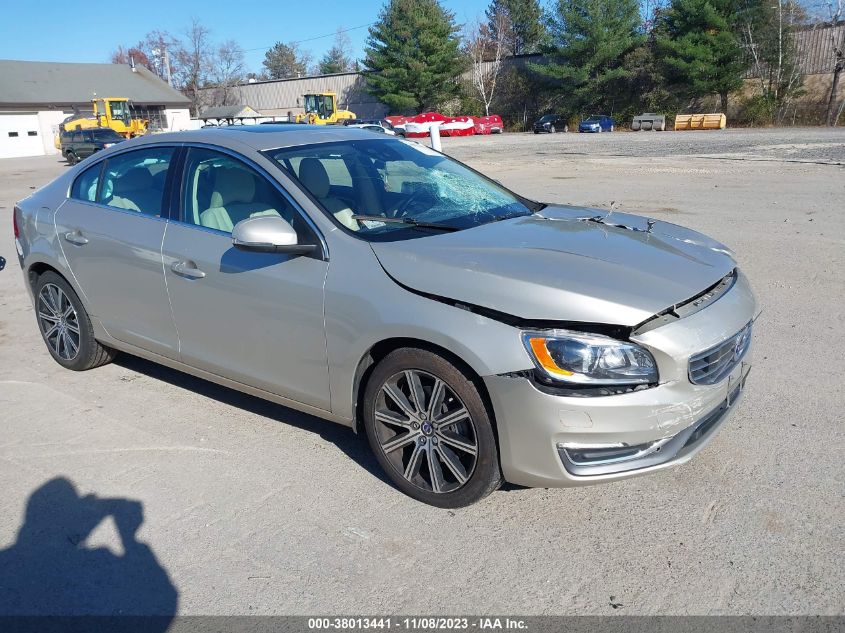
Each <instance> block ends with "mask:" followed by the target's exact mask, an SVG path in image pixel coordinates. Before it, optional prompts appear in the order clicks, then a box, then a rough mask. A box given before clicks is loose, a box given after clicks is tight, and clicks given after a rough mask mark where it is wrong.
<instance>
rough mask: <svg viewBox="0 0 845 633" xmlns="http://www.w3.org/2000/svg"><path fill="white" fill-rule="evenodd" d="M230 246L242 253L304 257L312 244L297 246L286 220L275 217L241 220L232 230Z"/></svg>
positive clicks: (294, 235)
mask: <svg viewBox="0 0 845 633" xmlns="http://www.w3.org/2000/svg"><path fill="white" fill-rule="evenodd" d="M232 245H233V246H234V247H235V248H237V249H239V250H242V251H255V252H259V253H288V254H291V255H304V254H306V253H310V252H311V251H313V250H314V249H315V248H316V246H315V245H314V244H298V243H297V238H296V231H294V230H293V227H292V226H291V225H290V224H288V222H287V220H285V219H283V218H280V217H279V216H276V215H265V216H258V217H255V218H247V219H246V220H241V221H240V222H238V223H237V224H236V225H235V228H234V229H233V230H232Z"/></svg>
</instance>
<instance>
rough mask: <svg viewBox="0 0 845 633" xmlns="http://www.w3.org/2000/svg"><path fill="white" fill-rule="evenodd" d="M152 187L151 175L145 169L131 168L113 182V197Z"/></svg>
mask: <svg viewBox="0 0 845 633" xmlns="http://www.w3.org/2000/svg"><path fill="white" fill-rule="evenodd" d="M152 186H153V175H152V174H151V173H150V170H149V169H147V168H146V167H133V168H132V169H130V170H129V171H127V172H126V173H125V174H123V175H122V176H118V177H117V178H115V180H114V185H113V195H120V194H122V193H128V192H130V191H141V190H144V189H150V188H151V187H152Z"/></svg>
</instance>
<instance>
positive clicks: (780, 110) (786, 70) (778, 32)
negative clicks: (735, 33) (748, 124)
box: [737, 0, 806, 123]
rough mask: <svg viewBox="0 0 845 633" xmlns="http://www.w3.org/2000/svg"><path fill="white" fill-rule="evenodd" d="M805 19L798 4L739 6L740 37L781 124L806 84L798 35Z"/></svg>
mask: <svg viewBox="0 0 845 633" xmlns="http://www.w3.org/2000/svg"><path fill="white" fill-rule="evenodd" d="M805 18H806V15H805V12H804V10H803V9H802V8H801V7H800V6H799V5H798V4H797V2H795V1H794V0H776V2H775V3H774V4H772V3H771V2H770V1H764V2H760V1H759V0H745V2H742V3H741V4H740V6H739V12H738V20H737V26H738V27H739V32H740V36H741V37H742V40H743V45H744V47H745V50H746V53H747V55H748V57H749V63H750V65H751V69H752V70H753V72H754V77H756V78H757V81H759V85H760V94H761V96H762V97H763V99H764V100H765V102H766V103H767V104H768V106H769V108H770V112H771V116H772V118H773V119H774V120H776V121H777V122H778V123H780V122H781V121H782V120H783V117H784V116H785V115H786V112H787V109H788V107H789V103H790V100H791V99H792V97H794V96H795V95H796V94H798V93H799V92H800V90H801V87H802V84H803V83H804V75H803V73H802V72H801V66H800V64H799V62H798V52H797V50H796V45H795V38H794V31H795V26H796V25H798V24H801V23H803V22H805Z"/></svg>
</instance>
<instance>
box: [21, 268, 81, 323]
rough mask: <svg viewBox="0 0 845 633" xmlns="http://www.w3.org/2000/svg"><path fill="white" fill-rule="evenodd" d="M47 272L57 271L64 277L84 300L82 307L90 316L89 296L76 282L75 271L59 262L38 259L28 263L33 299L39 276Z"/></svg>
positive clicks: (27, 270) (28, 281) (28, 278)
mask: <svg viewBox="0 0 845 633" xmlns="http://www.w3.org/2000/svg"><path fill="white" fill-rule="evenodd" d="M46 272H53V273H56V274H57V275H58V276H59V277H61V278H62V279H64V280H65V282H67V284H68V285H69V286H70V287H71V288H72V289H73V291H74V292H75V293H76V296H77V297H79V300H80V301H81V302H82V307H83V308H85V311H86V312H87V313H88V315H89V316H90V315H91V314H92V313H91V307H90V305H89V301H88V296H87V295H86V294H85V293H84V292H83V291H82V289H81V288H80V287H79V284H78V283H76V278H75V277H74V276H73V273H72V272H71V271H70V270H66V269H64V268H63V267H62V266H61V265H60V264H59V263H58V262H51V261H49V260H46V259H37V260H35V261H33V262H31V263H28V264H27V265H26V281H27V283H28V284H29V290H30V293H31V296H32V298H33V301H34V299H35V284H37V283H38V278H39V277H41V275H43V274H44V273H46Z"/></svg>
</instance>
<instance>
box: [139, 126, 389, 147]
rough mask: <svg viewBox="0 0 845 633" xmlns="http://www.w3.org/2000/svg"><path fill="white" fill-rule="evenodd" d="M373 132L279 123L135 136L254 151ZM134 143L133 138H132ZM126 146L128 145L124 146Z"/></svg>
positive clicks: (149, 140)
mask: <svg viewBox="0 0 845 633" xmlns="http://www.w3.org/2000/svg"><path fill="white" fill-rule="evenodd" d="M372 138H373V137H372V132H367V131H366V130H362V129H360V128H350V127H349V126H340V125H304V124H290V123H280V124H278V125H273V124H267V125H237V126H228V127H215V128H206V129H201V130H190V131H185V132H165V133H163V134H152V135H145V136H142V137H139V138H138V139H133V140H135V141H137V144H144V145H146V144H147V143H209V144H211V145H220V146H222V147H229V148H231V149H237V148H238V147H239V146H243V145H247V146H249V147H251V148H252V149H254V150H257V151H260V150H265V149H276V148H281V147H296V146H298V145H311V144H313V143H332V142H338V141H354V140H356V139H360V140H364V139H369V140H371V139H372ZM130 142H131V141H130ZM124 147H125V146H124Z"/></svg>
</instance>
